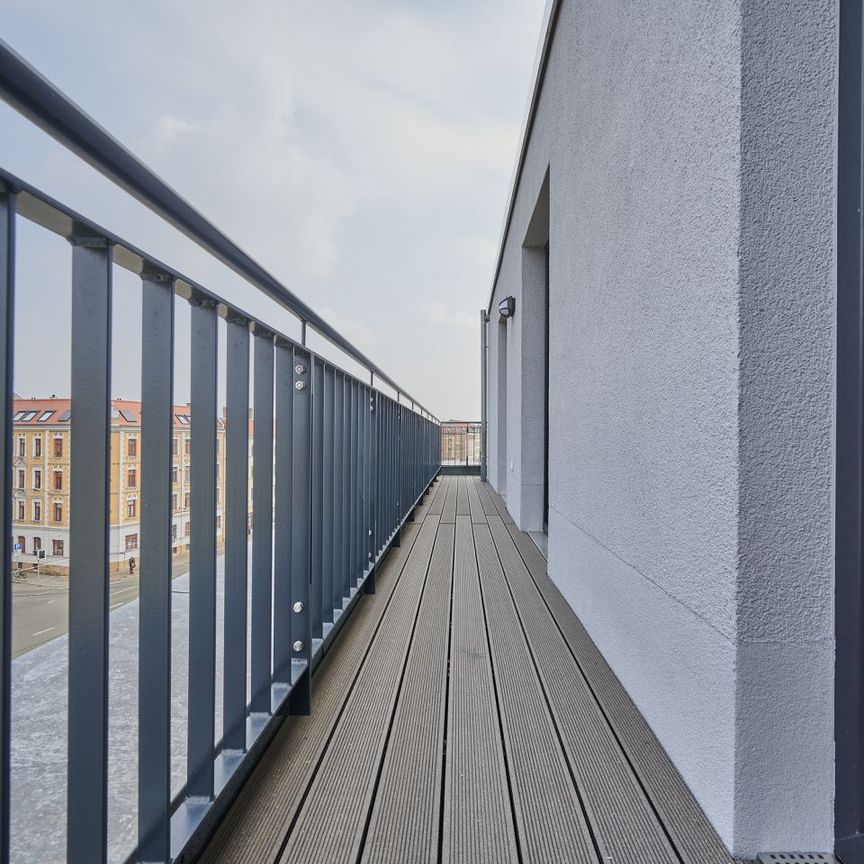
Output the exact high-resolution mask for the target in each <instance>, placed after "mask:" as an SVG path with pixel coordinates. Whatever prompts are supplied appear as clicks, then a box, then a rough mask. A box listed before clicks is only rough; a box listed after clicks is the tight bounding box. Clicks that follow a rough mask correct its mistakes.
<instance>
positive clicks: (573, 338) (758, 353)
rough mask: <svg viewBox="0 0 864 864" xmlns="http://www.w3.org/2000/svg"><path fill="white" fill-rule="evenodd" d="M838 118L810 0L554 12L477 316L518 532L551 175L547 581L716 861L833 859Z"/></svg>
mask: <svg viewBox="0 0 864 864" xmlns="http://www.w3.org/2000/svg"><path fill="white" fill-rule="evenodd" d="M742 5H743V6H744V9H743V10H742ZM835 121H836V3H835V2H834V0H766V2H762V3H759V4H740V3H738V2H733V0H677V2H675V0H664V2H658V3H650V4H642V3H640V4H636V3H630V2H621V0H619V2H614V3H609V2H608V0H564V2H563V5H562V8H561V11H560V15H559V19H558V24H557V29H556V32H555V36H554V41H553V43H552V47H551V52H550V59H549V64H548V68H547V71H546V76H545V80H544V84H543V88H542V91H541V96H540V100H539V104H538V107H537V113H536V119H535V122H534V125H533V129H532V132H531V135H530V138H529V143H528V148H527V154H526V159H525V163H524V167H523V172H522V175H521V178H520V181H519V185H518V188H517V192H516V197H515V205H514V210H513V214H512V220H511V223H510V227H509V230H508V233H507V235H506V239H505V244H504V249H503V257H502V264H501V268H500V271H499V274H498V278H497V281H496V285H495V293H494V297H493V303H492V309H493V313H494V309H495V306H497V303H498V300H499V299H501V298H503V297H504V296H507V295H509V294H512V295H514V296H515V297H516V298H517V306H516V309H517V311H516V315H515V317H514V318H513V319H511V321H510V322H509V323H508V324H507V325H506V328H507V333H506V341H507V380H506V412H503V411H501V410H500V409H501V399H500V395H501V392H502V390H501V388H502V386H503V382H502V381H501V380H500V378H499V350H500V345H501V338H500V337H501V335H503V334H500V331H499V326H500V325H499V324H498V321H497V314H493V315H492V316H491V318H492V320H491V323H490V334H489V375H490V382H489V383H490V386H489V390H488V393H489V403H490V404H489V406H488V408H489V411H488V417H489V479H490V481H491V482H492V484H493V485H494V486H495V487H496V488H497V489H499V491H503V493H504V494H505V496H506V499H507V503H508V508H509V509H510V511H511V513H512V514H513V515H514V518H515V519H516V521H517V522H519V523H520V524H521V525H522V527H525V528H534V527H536V526H535V525H529V524H524V519H523V518H522V514H523V509H525V508H523V497H524V496H525V495H528V494H531V490H530V489H529V487H528V485H526V484H525V483H523V482H522V474H523V469H524V466H526V465H527V464H528V463H529V462H530V461H531V460H532V459H536V456H537V452H538V449H539V451H540V452H541V453H542V436H541V438H540V439H539V440H537V437H536V435H532V434H527V435H526V434H525V430H526V429H528V430H530V429H531V422H532V420H531V415H532V414H533V412H534V410H535V409H533V408H530V406H525V405H524V404H523V403H524V401H525V399H526V395H525V394H526V392H532V391H531V388H532V387H534V386H535V384H534V382H532V381H531V380H529V379H530V378H531V376H533V375H536V367H534V366H531V364H530V363H528V362H527V361H526V357H527V355H528V352H529V351H530V349H531V347H532V346H531V343H530V340H529V339H528V338H527V337H526V325H525V324H524V322H523V319H522V316H521V315H520V312H521V311H522V306H523V304H522V302H521V291H522V284H523V274H524V272H525V267H526V261H525V252H524V250H523V242H524V240H525V237H526V232H527V231H528V228H529V221H530V219H531V216H532V213H533V212H534V208H535V204H536V202H537V199H538V194H539V192H540V189H541V184H542V182H543V179H544V176H545V175H546V172H547V170H548V172H549V203H550V217H549V237H550V264H549V269H550V307H551V315H550V381H551V387H550V472H549V473H550V495H549V497H550V514H549V569H550V574H551V576H552V578H553V579H554V580H555V581H556V583H557V584H558V585H559V586H560V588H561V590H562V591H563V592H564V594H565V596H566V597H567V598H568V600H569V602H570V603H571V604H572V606H573V608H574V609H575V610H576V612H577V613H578V614H579V616H580V618H581V619H582V621H583V623H584V624H585V625H586V627H587V628H588V630H589V632H590V633H591V635H592V637H593V638H594V639H595V641H596V642H597V644H598V646H599V647H600V649H601V650H602V651H603V653H604V655H605V656H606V658H607V660H608V661H609V662H610V664H611V665H612V667H613V668H614V670H615V671H616V673H617V674H618V676H619V677H620V678H621V680H622V681H623V683H624V684H625V686H626V687H627V689H628V691H629V692H630V694H631V695H632V696H633V698H634V700H635V701H636V703H637V704H638V705H639V707H640V709H641V710H642V712H643V713H644V715H645V716H646V718H647V719H648V721H649V722H650V724H651V726H652V728H653V729H654V731H655V732H656V733H657V735H658V736H659V738H660V740H661V741H662V743H663V744H664V746H665V747H666V749H667V751H668V752H669V754H670V756H671V757H672V759H673V760H674V761H675V763H676V765H677V766H678V768H679V769H680V770H681V772H682V774H683V776H684V778H685V779H686V780H687V782H688V784H689V785H690V787H691V789H692V790H693V792H694V793H695V795H696V796H697V798H698V799H699V801H700V803H701V804H702V806H703V808H704V809H705V811H706V813H707V814H708V816H709V818H710V819H711V820H712V822H713V823H714V825H715V826H716V828H717V829H718V831H719V833H720V834H721V836H722V837H723V839H724V841H725V842H726V843H727V845H728V846H729V847H730V849H732V850H733V851H734V852H735V853H736V854H753V853H755V852H757V851H764V850H772V849H787V850H789V849H822V850H827V849H830V848H832V845H833V836H832V835H833V831H832V827H833V762H832V758H833V756H832V754H833V722H832V714H833V671H832V670H833V666H832V663H833V660H832V657H833V620H832V598H833V593H832V592H833V540H832V531H833V526H832V483H833V458H834V457H833V386H834V384H833V355H834V315H835V306H834V271H833V267H834V243H833V240H834V236H833V231H834V206H835V205H834V194H835V189H834V162H835ZM529 264H530V262H529ZM531 338H535V337H531ZM526 369H529V370H530V371H529V372H528V374H525V372H524V370H526ZM540 383H541V385H542V381H541V382H540ZM526 388H527V390H526ZM525 409H527V414H526V410H525ZM505 413H506V426H507V429H506V454H505V453H504V452H503V449H504V448H502V447H501V446H500V444H501V442H500V440H499V429H500V427H501V424H502V422H504V418H503V416H502V415H503V414H505ZM541 428H542V427H541ZM526 474H530V475H531V476H534V477H536V471H534V470H533V469H532V470H530V471H527V472H526ZM529 509H530V508H529Z"/></svg>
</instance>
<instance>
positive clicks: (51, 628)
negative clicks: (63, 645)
mask: <svg viewBox="0 0 864 864" xmlns="http://www.w3.org/2000/svg"><path fill="white" fill-rule="evenodd" d="M56 629H57V628H56V627H46V628H45V629H44V630H39V631H38V632H36V633H33V634H32V635H33V636H41V635H42V634H43V633H50V632H51V631H52V630H56Z"/></svg>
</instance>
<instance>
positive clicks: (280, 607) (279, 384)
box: [273, 341, 294, 686]
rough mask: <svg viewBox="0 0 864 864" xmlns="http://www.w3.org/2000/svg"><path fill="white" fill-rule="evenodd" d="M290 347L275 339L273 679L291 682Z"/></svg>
mask: <svg viewBox="0 0 864 864" xmlns="http://www.w3.org/2000/svg"><path fill="white" fill-rule="evenodd" d="M293 438H294V351H293V349H292V347H291V345H290V344H288V343H287V342H281V341H279V342H277V343H276V446H275V454H274V462H275V470H276V477H275V481H276V482H275V485H276V489H275V498H276V512H275V514H274V515H275V521H274V533H275V537H274V542H273V613H274V614H273V680H274V681H276V682H278V683H279V684H284V685H289V686H290V684H291V654H292V651H291V615H292V614H293V613H292V611H291V606H292V604H293V602H294V601H293V600H292V599H291V522H292V518H291V506H292V497H293V494H294V448H293V444H292V441H293Z"/></svg>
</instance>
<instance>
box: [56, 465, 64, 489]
mask: <svg viewBox="0 0 864 864" xmlns="http://www.w3.org/2000/svg"><path fill="white" fill-rule="evenodd" d="M54 491H55V492H62V491H63V472H62V471H60V470H59V469H58V470H55V471H54Z"/></svg>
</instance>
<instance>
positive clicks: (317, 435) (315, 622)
mask: <svg viewBox="0 0 864 864" xmlns="http://www.w3.org/2000/svg"><path fill="white" fill-rule="evenodd" d="M311 382H312V518H311V523H312V524H311V529H312V556H311V558H312V560H311V567H312V588H311V593H310V599H309V603H310V606H309V615H310V617H311V619H312V636H313V638H318V639H320V638H321V637H322V636H323V635H324V626H323V625H324V615H323V596H324V588H323V578H322V576H323V550H322V548H321V542H322V539H323V537H324V532H323V527H324V526H323V523H324V510H323V495H322V493H323V485H324V477H323V473H324V364H323V362H322V361H321V360H320V359H319V358H317V357H313V358H312V369H311Z"/></svg>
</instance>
